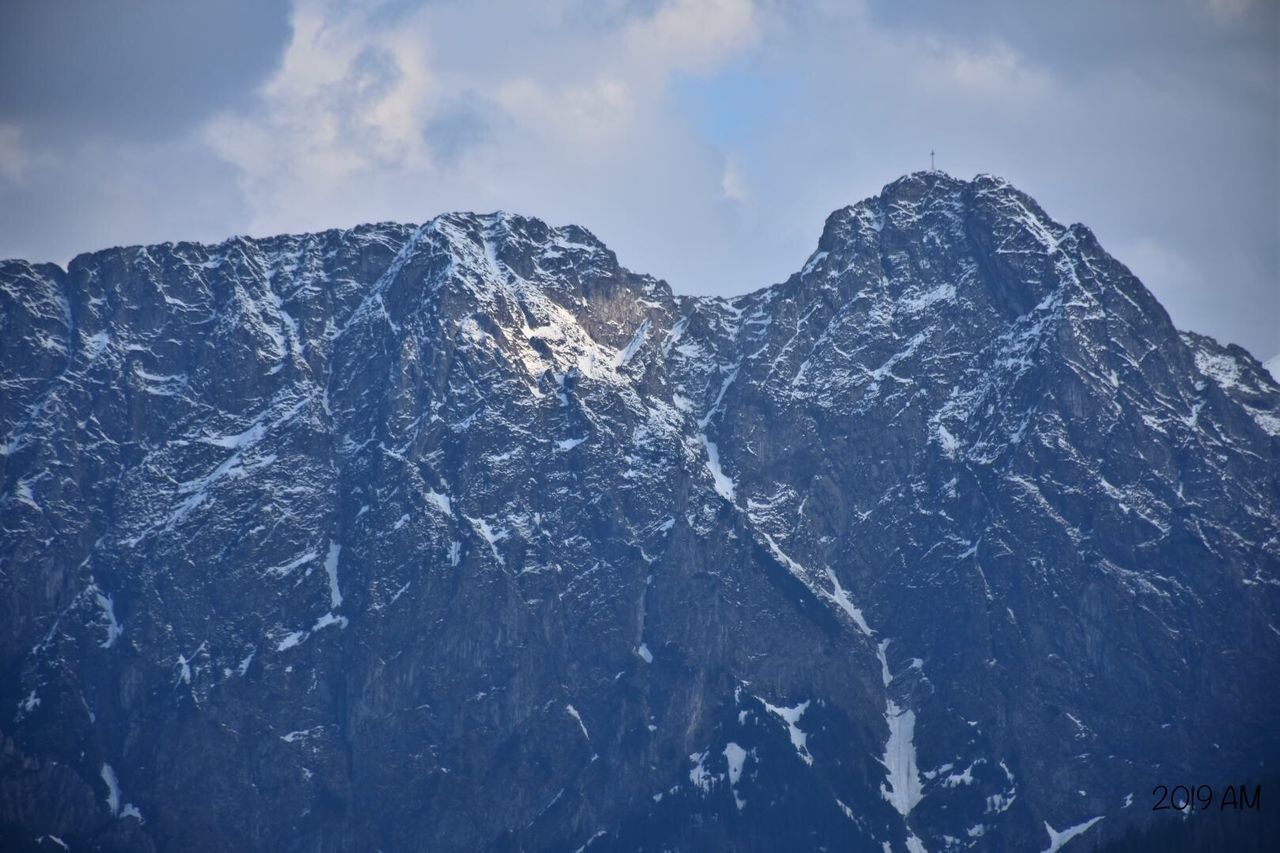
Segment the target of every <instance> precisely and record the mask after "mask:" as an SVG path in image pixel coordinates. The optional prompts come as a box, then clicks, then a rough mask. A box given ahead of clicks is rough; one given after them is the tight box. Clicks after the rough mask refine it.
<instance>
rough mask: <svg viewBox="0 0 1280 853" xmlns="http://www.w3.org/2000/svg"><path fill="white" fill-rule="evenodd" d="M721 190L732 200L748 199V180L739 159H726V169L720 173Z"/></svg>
mask: <svg viewBox="0 0 1280 853" xmlns="http://www.w3.org/2000/svg"><path fill="white" fill-rule="evenodd" d="M720 191H721V193H723V195H724V197H725V198H727V199H729V200H730V201H746V200H747V181H746V178H745V177H744V176H743V174H742V169H741V167H740V166H739V165H738V163H737V161H735V160H733V159H732V158H731V159H729V160H726V161H725V164H724V171H723V172H721V173H720Z"/></svg>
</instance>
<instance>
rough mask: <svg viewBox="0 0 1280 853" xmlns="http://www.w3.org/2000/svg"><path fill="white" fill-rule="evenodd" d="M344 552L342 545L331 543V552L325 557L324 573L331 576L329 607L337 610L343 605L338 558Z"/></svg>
mask: <svg viewBox="0 0 1280 853" xmlns="http://www.w3.org/2000/svg"><path fill="white" fill-rule="evenodd" d="M341 554H342V546H341V545H338V544H336V543H332V542H331V543H329V554H328V556H326V557H325V558H324V573H325V574H326V575H328V577H329V607H331V608H332V609H334V610H337V609H338V608H339V607H341V606H342V592H341V591H340V590H339V589H338V558H339V556H340V555H341Z"/></svg>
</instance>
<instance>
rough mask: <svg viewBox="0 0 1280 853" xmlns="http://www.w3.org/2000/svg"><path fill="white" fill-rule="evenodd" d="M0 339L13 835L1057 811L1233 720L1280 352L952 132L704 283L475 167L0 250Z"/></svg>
mask: <svg viewBox="0 0 1280 853" xmlns="http://www.w3.org/2000/svg"><path fill="white" fill-rule="evenodd" d="M0 389H3V390H2V391H0V395H2V396H0V420H2V423H0V441H2V442H3V443H2V444H0V496H2V497H0V501H2V502H0V508H2V513H0V515H2V517H3V525H2V529H0V734H2V735H3V750H0V752H2V755H0V826H2V827H3V829H0V840H2V841H3V842H4V844H5V845H7V847H9V848H10V849H52V847H50V845H54V844H66V845H69V846H70V847H71V849H97V850H108V849H109V850H129V851H135V850H136V851H146V850H245V849H262V850H268V849H270V850H308V851H328V850H352V849H369V850H372V849H380V850H388V851H390V850H417V849H432V850H481V849H487V850H513V851H514V850H527V851H539V850H572V849H588V850H591V851H601V850H618V851H631V850H704V849H705V850H721V849H739V850H778V849H838V850H873V851H881V850H910V851H919V850H929V851H939V850H962V849H975V850H997V851H1002V850H1011V851H1012V850H1018V851H1020V850H1045V849H1049V850H1057V849H1059V848H1060V847H1062V848H1063V849H1068V850H1072V849H1089V848H1090V846H1091V845H1094V844H1102V843H1106V842H1108V841H1113V840H1115V839H1120V838H1123V837H1125V833H1127V832H1130V831H1145V827H1146V826H1148V825H1149V824H1150V822H1151V821H1153V820H1156V819H1158V818H1161V817H1164V816H1165V815H1168V814H1177V812H1172V811H1163V812H1153V811H1152V807H1153V806H1154V805H1156V800H1155V797H1154V796H1153V789H1154V788H1155V787H1156V786H1158V785H1166V786H1170V787H1172V786H1174V785H1178V784H1202V783H1203V784H1209V785H1213V786H1214V788H1215V789H1216V790H1218V791H1219V795H1221V792H1222V790H1223V787H1224V786H1226V785H1228V784H1230V785H1250V784H1258V783H1259V781H1260V780H1261V778H1262V777H1263V775H1264V774H1268V773H1273V772H1274V769H1275V766H1276V765H1275V761H1276V759H1277V757H1278V756H1277V751H1278V747H1280V730H1278V729H1277V726H1276V723H1277V717H1276V712H1275V692H1274V687H1273V685H1274V684H1275V683H1276V679H1277V678H1278V677H1280V655H1278V652H1280V477H1278V476H1277V472H1278V471H1280V468H1278V467H1277V455H1278V453H1280V386H1278V385H1277V383H1276V380H1275V379H1274V378H1273V377H1272V376H1271V375H1270V374H1269V373H1268V372H1267V371H1266V370H1264V368H1263V367H1262V365H1261V364H1259V363H1258V362H1257V360H1256V359H1254V358H1253V357H1252V356H1250V355H1249V354H1248V353H1247V352H1245V351H1244V350H1242V349H1240V348H1239V347H1234V346H1228V347H1223V346H1221V345H1219V344H1218V343H1216V342H1215V341H1213V340H1211V339H1209V338H1206V337H1203V336H1200V335H1196V334H1191V333H1179V331H1178V330H1176V329H1175V328H1174V326H1173V325H1172V323H1171V322H1170V320H1169V317H1168V315H1167V314H1166V313H1165V311H1164V310H1163V309H1162V308H1161V306H1160V305H1159V304H1158V303H1157V301H1156V300H1155V299H1154V298H1153V297H1152V295H1151V294H1150V293H1149V292H1148V291H1147V290H1146V289H1145V288H1144V287H1143V285H1142V284H1141V282H1139V281H1138V279H1137V278H1135V277H1134V276H1133V275H1132V274H1131V273H1130V272H1129V270H1127V269H1126V268H1125V267H1124V266H1123V265H1122V264H1121V263H1119V262H1118V261H1116V260H1115V259H1113V258H1112V257H1111V256H1109V255H1108V254H1107V253H1106V252H1105V251H1104V250H1103V249H1102V247H1101V246H1100V245H1099V244H1098V241H1097V240H1096V239H1095V237H1094V235H1093V234H1092V233H1091V232H1090V231H1089V229H1088V228H1086V227H1084V226H1082V225H1071V226H1069V227H1064V226H1062V225H1060V224H1058V223H1056V222H1054V221H1053V220H1052V219H1050V218H1049V217H1048V215H1046V214H1045V212H1044V211H1042V210H1041V209H1040V207H1039V206H1038V205H1037V204H1036V203H1035V201H1034V200H1032V199H1031V198H1030V197H1028V196H1027V195H1025V194H1023V193H1022V192H1020V191H1018V190H1017V189H1016V188H1014V187H1013V186H1011V185H1010V184H1009V183H1007V182H1006V181H1003V180H1001V179H999V178H995V177H991V176H987V175H980V176H978V177H976V178H975V179H974V180H972V181H961V180H956V179H954V178H951V177H949V176H947V175H945V174H942V173H940V172H925V173H917V174H913V175H909V176H906V177H904V178H902V179H900V180H898V181H895V182H894V183H892V184H890V185H889V186H887V187H885V188H884V190H883V191H882V193H881V194H880V195H879V196H876V197H874V198H870V199H867V200H866V201H863V202H861V203H859V204H857V205H854V206H852V207H846V208H843V209H841V210H837V211H836V212H834V213H833V214H832V215H831V216H830V217H829V218H828V220H827V222H826V226H825V228H824V229H823V232H822V236H821V239H820V240H819V243H818V249H817V251H815V252H814V254H813V255H812V256H811V257H810V258H809V259H808V262H807V263H806V264H805V265H804V267H803V269H802V270H801V271H800V272H799V273H797V274H795V275H793V276H791V277H790V278H789V279H788V280H787V281H785V282H783V283H781V284H777V285H774V286H772V287H767V288H764V289H762V290H757V291H755V292H753V293H749V294H747V295H745V296H741V297H737V298H733V299H712V298H696V297H689V296H682V295H677V294H673V293H672V291H671V290H670V288H669V287H668V286H667V285H666V284H665V283H664V282H662V281H659V280H656V279H654V278H651V277H649V276H644V275H638V274H635V273H632V272H630V271H628V270H626V269H624V268H622V267H621V266H619V264H618V261H617V259H616V257H615V256H614V254H613V253H612V252H611V251H609V249H607V248H606V247H605V246H604V245H602V244H601V243H600V242H599V241H598V240H596V239H595V238H594V237H593V236H592V235H591V234H590V233H588V232H587V231H585V230H583V229H581V228H578V227H573V226H570V227H564V228H553V227H550V226H548V225H546V224H544V223H543V222H541V221H539V220H536V219H529V218H524V217H520V216H511V215H506V214H494V215H487V216H478V215H472V214H449V215H444V216H439V217H437V218H435V219H433V220H431V221H430V222H428V223H426V224H424V225H421V226H412V225H398V224H380V225H368V226H361V227H358V228H354V229H351V230H348V231H328V232H325V233H321V234H312V235H304V236H282V237H273V238H269V239H262V240H250V239H244V238H236V239H233V240H229V241H227V242H225V243H222V244H220V245H217V246H203V245H196V244H191V243H178V244H169V243H166V244H163V245H158V246H148V247H133V248H125V249H111V250H107V251H103V252H97V253H94V254H89V255H82V256H80V257H77V258H76V259H75V260H73V261H72V262H71V263H70V265H69V266H68V268H67V269H66V270H65V271H64V270H62V269H60V268H58V267H55V266H50V265H31V264H27V263H24V262H21V261H7V262H4V263H3V264H0ZM1251 790H1252V789H1251ZM1252 817H1253V815H1252V814H1251V813H1243V812H1242V813H1240V817H1239V820H1240V821H1241V822H1244V821H1248V820H1250V819H1251V818H1252ZM1187 820H1194V817H1192V818H1187ZM1241 825H1244V824H1243V823H1242V824H1241ZM55 839H56V840H55ZM1064 845H1065V847H1064Z"/></svg>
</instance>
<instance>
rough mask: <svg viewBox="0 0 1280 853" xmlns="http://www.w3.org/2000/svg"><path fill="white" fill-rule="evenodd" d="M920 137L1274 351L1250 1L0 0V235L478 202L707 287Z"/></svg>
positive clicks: (1264, 28) (200, 233)
mask: <svg viewBox="0 0 1280 853" xmlns="http://www.w3.org/2000/svg"><path fill="white" fill-rule="evenodd" d="M931 150H936V151H937V165H938V167H939V168H940V169H943V170H945V171H947V172H949V173H951V174H953V175H956V176H958V177H962V178H971V177H972V176H973V175H975V174H977V173H979V172H991V173H994V174H998V175H1002V176H1003V177H1005V178H1008V179H1009V180H1011V181H1012V182H1013V183H1014V184H1016V185H1017V186H1019V187H1020V188H1021V189H1023V190H1024V191H1026V192H1028V193H1029V194H1031V195H1032V196H1034V197H1035V198H1036V199H1037V200H1038V201H1039V202H1040V203H1041V205H1042V206H1043V207H1044V208H1045V209H1046V210H1047V211H1048V212H1049V214H1050V215H1052V216H1053V217H1054V218H1055V219H1057V220H1059V221H1060V222H1064V223H1069V222H1084V223H1085V224H1087V225H1089V226H1090V227H1091V228H1092V229H1093V231H1094V232H1095V233H1096V234H1097V235H1098V237H1099V239H1100V240H1101V242H1102V244H1103V246H1104V247H1105V248H1106V249H1108V251H1110V252H1111V253H1112V254H1113V255H1115V256H1116V257H1117V258H1119V259H1120V260H1121V261H1122V262H1124V263H1125V264H1126V265H1128V266H1129V267H1130V268H1131V269H1132V270H1133V271H1134V272H1135V273H1137V275H1138V276H1139V277H1140V278H1141V279H1142V280H1143V282H1144V283H1145V284H1146V285H1147V286H1148V287H1149V288H1150V289H1151V290H1152V291H1153V292H1154V293H1155V294H1156V296H1157V297H1158V298H1159V299H1160V301H1161V302H1162V303H1163V304H1164V305H1165V307H1166V308H1167V309H1168V311H1169V312H1170V314H1171V315H1172V317H1173V319H1174V321H1175V323H1177V324H1178V325H1179V326H1180V327H1182V328H1188V329H1194V330H1196V331H1201V332H1204V333H1207V334H1211V335H1213V336H1214V337H1216V338H1218V339H1219V340H1222V341H1226V342H1234V343H1239V344H1241V345H1243V346H1245V347H1246V348H1248V349H1249V350H1250V351H1252V352H1253V353H1254V355H1256V356H1258V357H1259V358H1262V359H1266V358H1269V357H1271V356H1273V355H1275V354H1277V353H1280V0H1124V1H1123V2H1117V0H1073V2H1070V3H1064V2H1039V0H972V2H966V3H956V2H947V0H937V1H936V2H925V0H920V1H919V2H913V0H840V2H836V0H809V2H801V0H539V2H536V3H530V2H525V1H524V0H379V2H366V3H355V2H350V0H342V1H341V2H340V0H292V2H290V0H221V2H218V3H207V2H199V0H119V2H112V3H105V2H98V0H65V2H57V3H53V2H43V0H8V2H5V3H3V5H0V257H23V258H27V259H29V260H39V261H54V262H57V263H60V264H65V263H66V262H67V261H68V260H70V258H71V257H73V256H74V255H76V254H78V253H80V252H82V251H90V250H94V249H99V248H104V247H107V246H113V245H128V244H135V243H156V242H163V241H167V240H203V241H218V240H221V239H224V238H226V237H228V236H231V235H234V234H250V235H255V236H266V235H269V234H275V233H281V232H301V231H313V230H321V229H325V228H332V227H347V226H351V225H355V224H358V223H361V222H369V221H387V220H396V221H404V222H421V221H424V220H427V219H430V218H431V217H432V216H434V215H436V214H438V213H441V212H445V211H450V210H474V211H480V212H488V211H492V210H498V209H502V210H508V211H511V212H518V213H524V214H529V215H533V216H538V217H540V218H542V219H545V220H547V221H549V222H551V223H552V224H567V223H577V224H580V225H583V226H585V227H587V228H588V229H590V230H591V231H592V232H593V233H595V234H596V235H597V236H598V237H600V238H601V239H602V240H604V241H605V242H606V243H607V244H608V245H609V246H610V247H611V248H612V249H614V251H615V252H617V254H618V257H619V259H620V261H621V262H622V263H623V264H624V265H626V266H628V267H630V268H632V269H634V270H636V271H638V272H646V273H651V274H653V275H656V276H659V277H661V278H664V279H666V280H667V281H668V282H669V283H670V284H671V286H672V288H673V289H675V290H676V291H677V292H683V293H697V294H722V295H733V294H738V293H744V292H747V291H749V290H753V289H755V288H757V287H761V286H764V285H767V284H770V283H773V282H777V281H781V280H784V279H785V278H786V277H787V276H788V275H790V274H791V273H792V272H794V271H796V270H798V269H799V268H800V267H801V266H802V265H803V263H804V260H805V258H806V257H807V256H808V255H809V254H810V253H811V252H812V251H813V248H814V246H815V245H816V243H817V240H818V236H819V234H820V233H821V229H822V223H823V221H824V219H825V218H826V216H827V214H828V213H830V212H831V211H832V210H834V209H835V208H838V207H840V206H843V205H846V204H851V203H855V202H857V201H859V200H861V199H863V198H866V197H868V196H872V195H875V194H876V193H877V192H879V190H880V188H881V187H882V186H883V185H885V184H887V183H889V182H891V181H892V180H894V179H895V178H897V177H899V176H900V175H903V174H905V173H908V172H912V171H917V170H920V169H923V168H927V167H928V166H929V152H930V151H931Z"/></svg>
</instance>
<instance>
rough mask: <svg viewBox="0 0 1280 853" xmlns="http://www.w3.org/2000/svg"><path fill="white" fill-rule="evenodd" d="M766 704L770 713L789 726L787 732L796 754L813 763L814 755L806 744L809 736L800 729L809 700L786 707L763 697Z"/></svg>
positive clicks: (762, 701)
mask: <svg viewBox="0 0 1280 853" xmlns="http://www.w3.org/2000/svg"><path fill="white" fill-rule="evenodd" d="M760 701H761V703H763V704H764V707H765V709H766V710H767V711H768V712H769V713H770V714H774V715H776V716H777V717H779V718H780V719H781V720H782V721H783V722H784V723H786V726H787V734H788V735H790V737H791V745H792V746H794V747H795V749H796V755H799V756H800V758H801V760H803V761H804V763H805V764H813V755H812V754H810V752H809V747H808V746H807V745H806V744H807V741H808V739H809V736H808V735H807V734H805V733H804V732H803V731H801V729H800V725H799V723H800V718H801V717H802V716H804V712H805V710H806V709H807V708H808V707H809V702H808V700H805V701H804V702H801V703H800V704H799V705H795V706H793V707H791V708H784V707H780V706H778V705H770V704H769V703H768V702H765V701H764V700H763V699H761V700H760Z"/></svg>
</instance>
